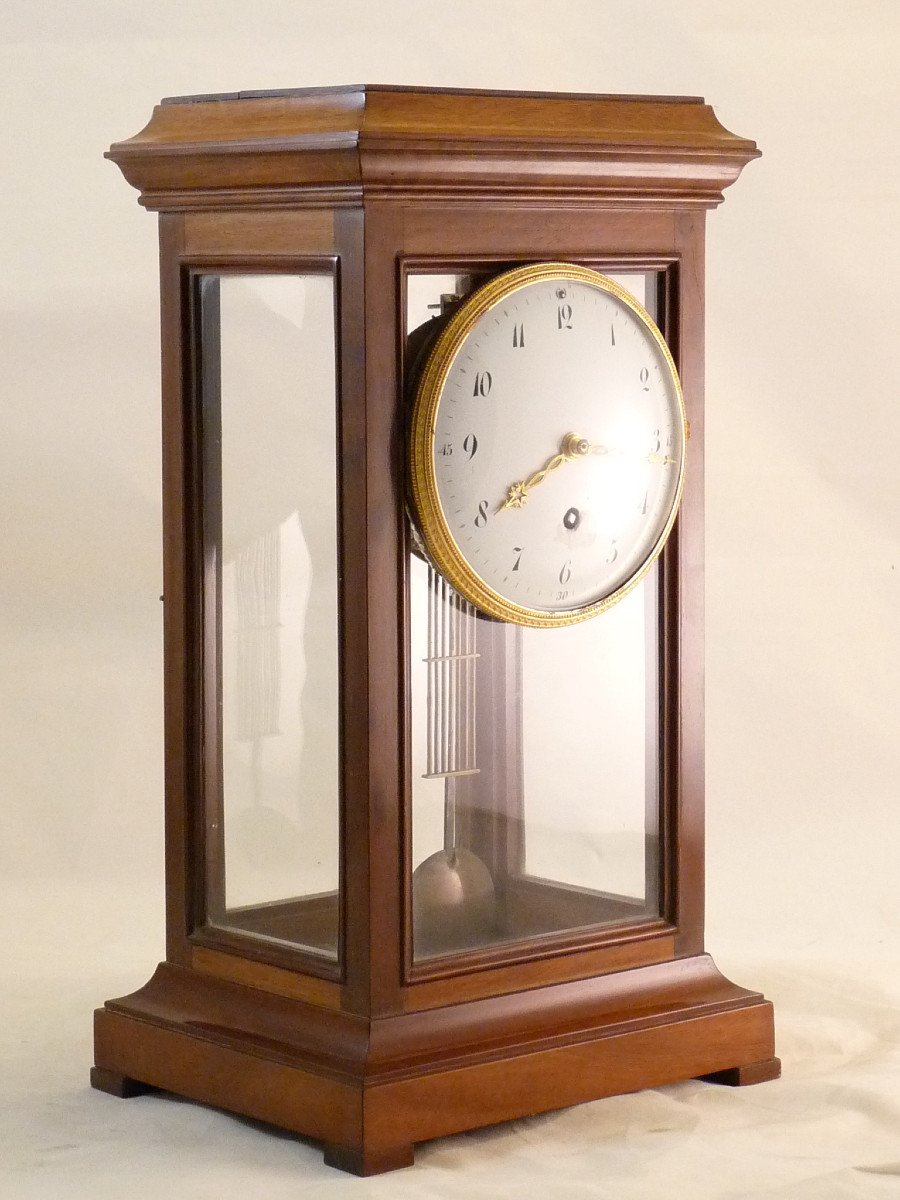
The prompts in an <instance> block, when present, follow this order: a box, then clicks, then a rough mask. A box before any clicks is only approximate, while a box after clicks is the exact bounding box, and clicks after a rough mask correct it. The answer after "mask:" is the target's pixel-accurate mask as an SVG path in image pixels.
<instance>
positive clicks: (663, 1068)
mask: <svg viewBox="0 0 900 1200" xmlns="http://www.w3.org/2000/svg"><path fill="white" fill-rule="evenodd" d="M757 153H758V151H757V149H756V146H755V144H754V143H753V142H751V141H747V140H745V139H742V138H739V137H736V136H734V135H732V134H730V133H728V132H727V131H726V130H725V129H723V128H722V126H721V125H720V124H719V123H718V121H717V120H716V118H715V116H714V114H713V112H712V110H711V108H709V107H708V106H707V105H705V104H704V103H703V101H702V100H701V99H699V98H695V97H640V96H624V97H623V96H583V95H569V96H566V95H537V94H514V93H490V92H464V91H436V90H425V89H416V88H389V87H369V86H359V87H339V88H322V89H309V90H301V91H291V92H277V93H238V94H234V95H227V96H209V97H187V98H182V99H177V100H170V101H166V102H163V103H162V104H161V105H159V106H158V107H157V108H156V110H155V111H154V114H153V117H152V119H151V121H150V123H149V124H148V125H147V127H146V128H145V129H144V130H143V131H142V132H141V133H139V134H138V135H137V136H136V137H134V138H132V139H131V140H130V141H126V142H122V143H119V144H116V145H115V146H113V147H112V149H111V150H110V153H109V157H111V158H112V159H113V160H114V161H115V162H116V163H117V164H118V165H119V167H120V168H121V169H122V171H123V173H124V175H125V177H126V179H127V180H128V181H129V182H130V183H132V184H133V185H134V186H135V187H136V188H138V189H139V191H140V194H141V195H140V202H141V203H142V204H143V205H144V206H145V207H147V208H148V209H151V210H154V211H157V212H159V214H160V216H159V228H160V254H161V260H160V261H161V290H162V371H163V439H164V443H163V444H164V453H163V471H164V590H165V635H164V636H165V707H166V722H165V731H166V846H167V850H166V879H167V949H166V960H165V962H163V963H161V964H160V965H159V967H158V968H157V970H156V973H155V974H154V975H153V977H152V979H151V980H150V982H149V983H147V985H146V986H145V987H143V988H141V989H140V990H139V991H137V992H135V993H134V994H133V995H130V996H126V997H124V998H121V999H117V1000H111V1001H109V1002H107V1004H106V1005H105V1006H104V1007H103V1008H102V1009H99V1010H98V1011H97V1013H96V1023H95V1031H96V1032H95V1045H96V1056H95V1061H96V1066H95V1068H94V1070H93V1072H92V1082H93V1084H94V1086H95V1087H97V1088H99V1089H101V1090H104V1091H107V1092H111V1093H113V1094H115V1095H118V1096H129V1095H134V1094H137V1093H139V1092H141V1091H144V1090H146V1089H148V1088H161V1089H165V1090H168V1091H172V1092H175V1093H178V1094H180V1095H183V1096H188V1097H191V1098H193V1099H195V1100H200V1101H203V1102H206V1103H209V1104H213V1105H218V1106H220V1107H222V1108H226V1109H229V1110H232V1111H234V1112H238V1113H242V1114H246V1115H248V1116H251V1117H254V1118H257V1119H260V1120H263V1121H267V1122H272V1123H273V1124H275V1125H278V1126H282V1127H284V1128H286V1129H289V1130H293V1131H296V1132H297V1133H300V1134H304V1135H307V1136H309V1137H311V1138H315V1139H318V1140H320V1141H322V1142H324V1143H325V1146H326V1151H325V1155H326V1161H328V1162H330V1163H332V1164H334V1165H336V1166H340V1167H343V1168H344V1169H346V1170H350V1171H353V1172H356V1173H359V1174H372V1173H375V1172H379V1171H384V1170H388V1169H390V1168H393V1167H398V1166H403V1165H406V1164H409V1163H411V1162H412V1158H413V1146H414V1144H415V1143H416V1142H420V1141H423V1140H426V1139H429V1138H435V1137H439V1136H442V1135H445V1134H450V1133H454V1132H457V1131H460V1130H464V1129H469V1128H472V1127H475V1126H479V1125H487V1124H491V1123H494V1122H498V1121H503V1120H507V1119H510V1118H514V1117H519V1116H523V1115H527V1114H532V1113H536V1112H540V1111H543V1110H548V1109H552V1108H558V1107H562V1106H565V1105H570V1104H574V1103H577V1102H580V1101H586V1100H592V1099H596V1098H598V1097H602V1096H607V1095H611V1094H615V1093H621V1092H627V1091H634V1090H637V1089H639V1088H643V1087H652V1086H657V1085H660V1084H665V1083H668V1082H671V1081H674V1080H679V1079H686V1078H692V1077H704V1078H711V1079H715V1080H717V1081H718V1082H722V1083H729V1084H746V1083H754V1082H759V1081H762V1080H767V1079H772V1078H775V1077H776V1076H777V1075H778V1073H779V1063H778V1060H777V1058H775V1057H774V1048H773V1014H772V1006H771V1004H770V1003H769V1002H767V1001H766V1000H765V999H764V998H763V997H762V996H761V995H759V994H757V993H755V992H752V991H747V990H745V989H743V988H741V987H737V986H735V985H734V984H732V983H730V982H729V981H728V980H726V979H725V978H723V977H722V975H721V974H720V973H719V972H718V971H717V969H716V967H715V965H714V963H713V961H712V959H711V958H710V957H709V956H708V955H707V954H706V953H705V950H704V938H703V910H704V889H703V804H704V746H703V738H704V730H703V431H704V420H703V319H704V285H703V279H704V225H705V217H706V210H707V209H708V208H712V207H714V206H715V205H717V204H718V203H719V202H720V201H721V199H722V191H723V189H724V188H725V187H727V186H728V185H729V184H731V183H732V182H733V181H734V180H735V179H736V178H737V176H738V175H739V173H740V171H741V169H742V168H743V166H744V165H745V164H746V163H747V162H748V161H749V160H750V159H752V158H754V157H756V155H757ZM541 260H554V261H570V262H577V263H582V264H584V265H587V266H592V267H596V268H597V269H599V270H601V271H607V272H614V271H617V270H624V269H645V270H648V271H650V270H653V271H656V272H658V273H659V274H658V278H659V280H660V281H661V283H660V295H659V297H658V300H659V305H658V310H659V312H660V314H661V320H660V324H661V327H662V329H663V331H664V333H665V335H666V338H667V341H668V343H669V346H670V348H671V350H672V353H673V355H674V358H675V360H676V363H677V365H678V368H679V371H680V375H681V379H682V382H683V387H684V396H685V403H686V411H687V416H688V420H689V423H690V432H691V440H690V443H689V447H688V454H689V459H688V463H689V465H688V472H687V476H686V484H685V490H684V497H683V503H682V508H681V513H680V516H679V519H678V521H677V523H676V526H675V530H674V532H673V534H672V536H671V538H670V539H669V542H668V544H667V546H666V549H665V551H664V553H663V556H662V560H661V564H662V565H661V581H662V582H661V596H662V617H661V638H662V641H661V646H662V668H661V687H662V705H661V710H662V721H661V726H662V734H661V748H660V761H661V777H660V788H661V797H662V802H661V816H660V821H659V830H658V836H659V845H660V855H659V861H660V863H661V870H660V878H659V880H658V887H659V895H660V908H659V911H660V913H661V915H660V916H658V917H656V918H653V919H642V920H641V921H639V922H637V923H636V924H633V925H625V926H623V925H621V924H618V925H615V926H612V927H596V926H595V927H593V928H591V927H585V928H581V929H577V930H575V931H574V932H572V931H570V932H569V933H567V934H566V935H565V936H559V937H556V938H550V939H546V938H544V939H541V938H538V939H534V940H533V941H532V942H531V943H528V944H520V945H515V946H513V947H512V948H509V947H507V948H505V949H503V950H500V951H497V952H492V953H488V952H485V953H481V954H480V955H479V954H477V953H476V954H474V955H472V954H469V955H465V956H461V957H459V959H458V960H456V959H454V958H453V957H452V956H451V957H450V958H447V957H444V958H437V959H434V960H433V961H431V962H426V963H414V962H413V956H412V949H411V937H412V935H411V928H412V922H411V911H410V907H411V897H410V891H411V889H410V872H411V863H410V856H411V849H410V836H409V796H410V780H409V766H408V757H409V756H408V737H409V733H408V726H409V711H408V708H409V698H408V663H407V654H408V649H407V643H406V633H405V628H406V613H405V596H406V579H405V572H406V570H407V562H408V531H407V525H406V502H407V489H406V476H405V471H406V465H405V428H404V420H405V416H404V387H403V376H404V369H405V367H404V354H405V336H404V332H405V323H404V313H403V307H404V295H405V290H404V281H405V277H406V275H407V273H408V272H410V271H412V270H421V269H429V270H435V271H439V270H447V271H458V272H470V273H475V274H481V275H488V274H493V273H496V272H499V271H500V270H502V269H505V268H507V267H510V266H514V265H516V264H519V263H524V262H536V261H541ZM323 261H325V262H328V263H330V264H331V266H332V268H333V270H334V272H335V278H336V280H337V294H338V297H339V302H338V377H339V425H338V428H339V445H340V452H339V475H338V481H339V482H338V488H339V514H340V551H339V553H340V574H341V578H342V584H341V592H340V639H341V642H340V649H341V664H342V666H341V672H342V677H341V695H342V716H341V721H342V729H341V745H342V764H341V880H340V890H339V899H336V901H335V905H336V907H335V910H334V919H336V920H337V921H338V923H339V954H338V961H337V963H336V964H334V963H329V962H327V961H325V960H323V959H321V958H319V957H317V956H316V955H314V954H310V953H307V952H304V951H302V950H299V949H298V950H292V949H289V948H284V947H278V946H273V945H271V944H266V943H264V942H260V941H257V940H254V938H253V937H252V936H246V937H242V936H240V935H238V934H234V933H228V932H226V931H223V930H221V929H217V928H215V927H214V926H213V925H212V924H211V923H210V921H209V920H208V911H207V908H208V904H209V896H210V894H211V892H210V888H211V886H212V887H213V891H214V884H215V880H214V878H213V877H214V876H215V872H216V870H217V866H216V859H217V854H216V847H215V833H214V830H215V827H216V825H215V819H216V813H217V812H218V811H219V809H218V808H217V806H220V805H221V780H220V768H219V764H218V760H217V753H216V738H215V720H214V715H211V713H214V708H215V698H216V689H217V686H218V684H217V666H216V661H215V660H216V642H215V630H214V615H215V614H214V607H215V606H214V600H213V599H211V594H210V580H209V578H208V575H209V572H208V570H207V562H206V556H205V545H204V532H203V531H204V522H203V516H202V513H201V511H200V510H201V507H202V503H201V500H202V494H203V491H202V486H201V483H202V481H201V474H202V461H203V459H202V455H201V446H200V442H201V429H200V427H199V422H198V416H197V413H198V407H197V405H198V401H197V391H198V384H197V379H196V374H197V372H196V358H195V353H194V350H195V344H196V337H197V334H196V329H195V325H194V319H193V317H192V311H191V299H190V297H191V279H192V277H193V276H194V275H195V274H196V272H198V271H203V270H206V271H210V270H212V271H222V272H234V271H257V270H259V271H282V272H291V271H301V270H304V269H305V268H307V267H308V266H309V265H310V264H321V263H322V262H323ZM600 619H602V617H601V618H600ZM211 879H212V880H213V883H212V885H211V882H210V881H211ZM295 915H296V914H295ZM305 919H307V920H308V921H309V922H311V923H312V925H314V924H315V920H316V915H315V913H307V914H306V918H305Z"/></svg>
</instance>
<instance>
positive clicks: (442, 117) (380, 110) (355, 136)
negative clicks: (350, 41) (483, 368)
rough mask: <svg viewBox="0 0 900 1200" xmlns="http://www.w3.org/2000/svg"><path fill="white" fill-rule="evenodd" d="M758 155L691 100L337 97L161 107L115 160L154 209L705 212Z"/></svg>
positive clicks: (418, 93)
mask: <svg viewBox="0 0 900 1200" xmlns="http://www.w3.org/2000/svg"><path fill="white" fill-rule="evenodd" d="M758 153H759V152H758V150H757V148H756V144H755V143H754V142H752V141H749V140H748V139H745V138H740V137H736V136H735V135H734V134H732V133H729V132H728V130H726V129H725V128H724V127H723V126H722V125H721V124H720V123H719V121H718V120H717V119H716V116H715V114H714V112H713V110H712V108H711V107H710V106H709V105H707V104H705V103H704V102H703V100H702V99H701V98H700V97H696V96H609V95H583V94H562V93H546V92H491V91H478V90H462V89H460V90H452V89H447V88H419V87H386V86H383V85H359V86H350V85H346V86H339V87H328V88H302V89H296V90H286V91H273V92H230V93H222V94H220V95H208V96H181V97H170V98H168V99H166V100H164V101H163V102H162V103H161V104H159V105H157V107H156V108H155V110H154V112H153V116H152V117H151V119H150V122H149V123H148V125H147V126H146V128H145V129H143V130H142V131H141V132H140V133H139V134H137V135H136V136H135V137H133V138H131V139H129V140H128V141H126V142H119V143H117V144H116V145H114V146H112V147H111V149H110V151H109V157H110V158H112V159H113V160H114V161H115V162H116V163H118V164H119V166H120V167H121V168H122V170H123V172H124V173H125V175H126V178H128V180H129V182H131V183H133V184H134V185H135V186H136V187H139V188H140V189H141V190H142V192H143V195H142V203H144V204H146V205H147V206H148V207H152V208H185V207H198V206H202V207H222V206H223V205H224V206H227V207H230V206H232V205H233V204H236V203H237V204H251V203H255V204H257V205H258V204H259V203H263V204H264V206H266V207H271V206H272V205H273V204H276V205H280V204H295V205H296V204H304V203H310V202H315V203H318V204H322V203H327V204H347V203H356V204H359V203H360V202H362V201H364V200H365V199H368V198H370V197H373V196H376V195H377V196H379V197H380V198H385V197H388V196H393V197H396V198H403V199H404V200H407V201H408V200H411V199H416V198H425V197H426V196H427V197H429V198H442V199H459V198H461V197H463V196H465V197H469V198H471V197H473V196H478V197H479V198H480V199H483V200H489V199H501V198H504V197H506V198H515V199H516V200H525V201H527V200H528V199H530V198H533V199H537V198H543V200H544V201H547V200H551V201H552V200H553V199H555V198H559V199H563V198H568V199H572V198H573V196H577V197H578V198H580V199H597V200H601V199H606V200H608V199H609V198H610V197H611V196H615V197H617V198H619V199H622V200H627V201H630V202H635V203H647V202H651V203H658V202H660V201H661V200H663V199H665V200H667V201H668V202H669V203H671V202H673V201H676V202H678V203H682V204H683V203H690V204H694V205H696V204H698V203H699V204H702V205H704V206H709V205H711V204H716V203H718V202H719V200H721V191H722V188H723V187H726V186H727V185H728V184H729V183H731V182H733V180H734V179H735V178H736V177H737V175H738V174H739V173H740V170H741V168H742V167H743V166H744V164H745V163H746V162H748V161H749V160H750V159H751V158H755V157H756V156H757V155H758ZM260 189H265V192H264V193H261V191H260ZM213 200H216V201H218V203H215V204H211V203H210V201H213Z"/></svg>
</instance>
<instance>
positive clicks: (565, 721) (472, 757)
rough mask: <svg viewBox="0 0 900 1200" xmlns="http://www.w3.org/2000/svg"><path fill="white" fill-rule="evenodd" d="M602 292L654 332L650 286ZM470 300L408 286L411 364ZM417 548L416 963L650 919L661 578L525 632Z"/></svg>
mask: <svg viewBox="0 0 900 1200" xmlns="http://www.w3.org/2000/svg"><path fill="white" fill-rule="evenodd" d="M613 278H615V279H616V281H617V282H618V283H620V284H621V285H622V286H623V287H625V288H627V289H628V290H629V291H630V292H631V293H632V294H633V295H635V296H636V298H637V299H638V300H640V301H641V302H642V303H644V304H645V307H647V308H648V309H649V310H650V312H651V315H655V313H654V311H653V310H654V308H655V304H654V299H655V295H656V279H655V276H654V275H649V276H648V275H645V274H644V273H640V274H632V275H616V276H613ZM478 282H480V281H478V280H473V279H472V278H470V277H467V276H460V275H458V276H451V275H442V276H438V275H424V274H423V275H413V276H411V277H410V278H409V280H408V287H407V331H408V334H409V335H410V338H409V345H410V357H412V356H413V355H414V353H415V351H416V350H417V348H418V347H419V346H420V344H424V345H426V346H427V344H428V341H429V336H428V335H429V333H431V334H432V335H433V333H434V332H435V331H436V330H437V328H438V326H437V325H436V324H435V325H432V326H431V327H430V329H429V330H428V331H426V330H423V325H424V323H425V322H427V321H428V320H429V318H432V317H434V316H435V315H437V314H439V313H440V312H441V305H442V303H443V307H444V309H445V310H448V309H449V307H450V303H451V302H450V301H448V299H447V297H448V296H449V295H451V294H453V293H456V294H457V295H464V294H466V293H467V292H468V291H470V290H471V289H472V287H473V286H475V285H476V284H477V283H478ZM442 294H443V296H444V300H443V302H442V300H441V296H442ZM564 431H565V430H563V432H564ZM411 545H412V551H411V554H410V570H409V588H410V673H411V712H412V729H411V758H412V762H411V766H412V867H413V876H412V881H411V882H412V902H413V953H414V959H415V960H416V961H422V960H427V959H430V958H433V957H435V956H440V955H446V954H453V953H457V952H460V951H465V950H469V949H476V948H486V947H491V946H498V947H499V946H502V945H504V944H507V943H510V942H514V941H530V940H532V939H539V938H547V937H552V936H554V935H561V934H565V933H567V932H569V931H572V930H575V929H581V928H586V927H609V928H615V927H617V926H621V925H626V924H629V923H634V922H637V921H642V920H646V919H649V918H652V917H655V916H658V915H659V877H660V863H659V823H660V818H659V740H660V730H659V716H658V713H659V680H660V666H659V664H660V646H659V605H658V595H659V573H658V571H657V569H656V568H653V569H652V570H651V571H650V572H649V573H648V575H646V576H645V578H644V580H643V581H642V582H641V583H640V584H639V585H638V586H637V587H636V588H634V589H633V590H632V591H631V592H630V593H629V594H628V595H627V596H626V597H625V598H624V599H623V600H621V601H620V602H619V603H618V604H616V605H614V606H613V607H612V608H610V609H609V610H608V611H606V612H603V613H601V614H599V615H598V616H596V617H594V618H592V619H591V620H588V621H585V622H583V623H581V624H576V625H572V626H567V627H563V628H559V629H533V628H522V627H519V626H515V625H511V624H505V623H503V622H500V621H496V620H492V619H490V618H487V617H485V616H483V615H481V614H480V613H478V612H477V611H476V610H475V609H474V608H473V607H472V606H471V605H470V604H469V603H468V602H467V601H466V600H464V599H463V598H461V597H460V596H458V595H457V594H456V593H455V592H454V591H453V590H452V588H450V587H449V585H448V584H447V583H446V581H444V580H443V579H442V578H441V576H440V575H439V574H438V573H437V571H435V570H434V569H433V568H432V567H431V566H430V565H429V563H428V562H427V559H426V557H425V556H424V554H423V552H422V550H421V548H420V544H419V542H418V539H417V537H416V535H415V532H413V536H412V538H411Z"/></svg>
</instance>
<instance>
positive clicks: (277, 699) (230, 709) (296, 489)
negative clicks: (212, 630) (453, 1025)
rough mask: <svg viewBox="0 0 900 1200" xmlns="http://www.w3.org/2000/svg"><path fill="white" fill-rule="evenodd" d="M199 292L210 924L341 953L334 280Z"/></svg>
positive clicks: (206, 280) (220, 280) (244, 279)
mask: <svg viewBox="0 0 900 1200" xmlns="http://www.w3.org/2000/svg"><path fill="white" fill-rule="evenodd" d="M199 290H200V305H201V341H202V369H201V380H202V392H203V431H204V458H205V467H204V471H205V523H206V540H207V554H208V558H207V561H208V562H209V561H210V559H211V558H213V557H214V559H215V562H216V577H217V578H216V589H215V590H216V593H217V598H218V641H219V650H220V681H219V711H218V714H217V715H216V714H213V713H211V712H210V711H209V709H208V721H210V722H211V723H217V724H218V727H219V728H218V740H219V745H220V762H219V771H220V772H221V778H220V782H221V787H220V788H216V789H213V790H214V791H217V792H219V795H218V796H214V797H212V798H211V799H210V805H211V808H210V810H209V811H208V821H207V852H208V859H209V861H208V864H207V880H208V894H207V912H208V917H209V920H210V922H211V923H212V924H214V925H216V926H218V927H221V928H226V929H230V930H237V931H240V932H241V933H245V934H249V935H253V936H254V937H256V938H259V939H263V940H266V941H276V942H279V943H287V944H289V945H292V946H297V947H302V948H303V949H305V950H307V951H312V952H313V953H316V954H320V955H323V956H326V957H327V958H329V959H336V958H337V954H338V928H339V916H338V884H339V878H338V869H339V844H338V837H339V695H338V583H337V462H336V370H335V311H334V310H335V297H334V280H333V277H332V275H330V274H308V275H263V274H259V275H222V276H213V275H207V276H203V277H202V278H201V280H200V286H199ZM209 607H210V605H209V600H208V608H209ZM207 769H208V771H209V769H210V768H209V764H208V768H207Z"/></svg>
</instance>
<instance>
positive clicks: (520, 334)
mask: <svg viewBox="0 0 900 1200" xmlns="http://www.w3.org/2000/svg"><path fill="white" fill-rule="evenodd" d="M524 349H525V326H524V325H514V326H513V350H524Z"/></svg>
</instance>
